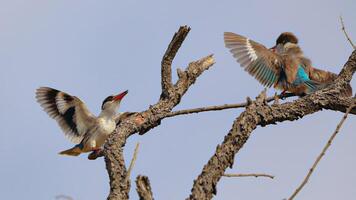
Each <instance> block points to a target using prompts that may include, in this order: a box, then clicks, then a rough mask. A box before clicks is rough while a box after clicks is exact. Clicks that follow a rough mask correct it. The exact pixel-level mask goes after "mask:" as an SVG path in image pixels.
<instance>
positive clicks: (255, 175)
mask: <svg viewBox="0 0 356 200" xmlns="http://www.w3.org/2000/svg"><path fill="white" fill-rule="evenodd" d="M223 176H225V177H251V176H252V177H256V178H257V177H267V178H271V179H274V176H272V175H269V174H224V175H223Z"/></svg>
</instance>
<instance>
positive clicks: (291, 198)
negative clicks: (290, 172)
mask: <svg viewBox="0 0 356 200" xmlns="http://www.w3.org/2000/svg"><path fill="white" fill-rule="evenodd" d="M354 98H356V95H355V96H354ZM355 102H356V101H355ZM354 106H355V103H353V104H351V105H350V107H349V108H348V109H347V111H346V113H345V114H344V116H343V117H342V119H341V121H340V122H339V124H338V125H337V127H336V129H335V131H334V133H333V134H332V135H331V136H330V138H329V140H328V142H327V143H326V144H325V146H324V148H323V150H322V151H321V153H320V154H319V156H318V157H317V158H316V160H315V161H314V163H313V166H312V167H311V168H310V169H309V172H308V174H307V175H306V176H305V178H304V179H303V181H302V183H301V184H300V185H299V186H298V188H297V189H296V190H295V191H294V192H293V194H292V195H291V196H290V197H289V199H288V200H293V199H294V198H295V197H296V196H297V194H298V193H299V192H300V191H301V190H302V189H303V187H304V186H305V185H306V184H307V182H308V181H309V178H310V176H311V175H312V174H313V172H314V170H315V168H316V167H317V165H318V164H319V162H320V160H321V159H322V158H323V156H324V155H325V153H326V151H327V150H328V149H329V147H330V146H331V144H332V142H333V140H334V138H335V137H336V135H337V134H338V133H339V131H340V128H341V126H342V124H343V123H344V121H345V120H346V118H347V115H348V114H349V112H350V111H351V109H352V108H353V107H354Z"/></svg>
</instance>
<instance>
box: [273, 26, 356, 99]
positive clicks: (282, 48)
mask: <svg viewBox="0 0 356 200" xmlns="http://www.w3.org/2000/svg"><path fill="white" fill-rule="evenodd" d="M288 43H289V44H288ZM290 46H294V48H289V47H290ZM271 50H272V51H274V52H275V53H278V54H289V55H292V56H295V57H297V58H298V59H300V61H301V63H302V66H303V67H304V70H305V71H306V73H307V74H308V76H309V78H310V79H311V80H313V81H316V82H319V83H322V84H326V85H327V84H330V83H332V82H333V81H334V80H335V79H336V78H337V74H335V73H333V72H329V71H325V70H321V69H318V68H315V67H313V66H312V63H311V61H310V59H308V58H306V57H304V55H303V51H302V50H301V49H300V47H299V46H298V38H297V37H296V36H295V35H294V34H293V33H291V32H284V33H281V34H280V35H279V37H278V38H277V40H276V45H275V46H274V47H272V48H271ZM342 94H343V95H344V96H351V95H352V88H351V85H350V84H348V85H347V87H346V89H345V91H342Z"/></svg>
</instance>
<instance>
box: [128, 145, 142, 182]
mask: <svg viewBox="0 0 356 200" xmlns="http://www.w3.org/2000/svg"><path fill="white" fill-rule="evenodd" d="M139 147H140V143H139V142H137V144H136V147H135V150H134V154H133V156H132V159H131V162H130V166H129V169H128V170H127V176H126V179H129V178H130V175H131V171H132V169H133V167H134V166H135V162H136V159H137V154H138V148H139ZM125 181H126V180H125Z"/></svg>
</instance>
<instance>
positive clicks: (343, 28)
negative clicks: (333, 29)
mask: <svg viewBox="0 0 356 200" xmlns="http://www.w3.org/2000/svg"><path fill="white" fill-rule="evenodd" d="M340 23H341V30H342V31H343V32H344V34H345V36H346V39H347V40H348V41H349V43H350V44H351V46H352V48H354V50H356V46H355V45H354V43H353V42H352V40H351V38H350V37H349V34H347V32H346V29H345V25H344V19H343V18H342V16H341V15H340Z"/></svg>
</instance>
